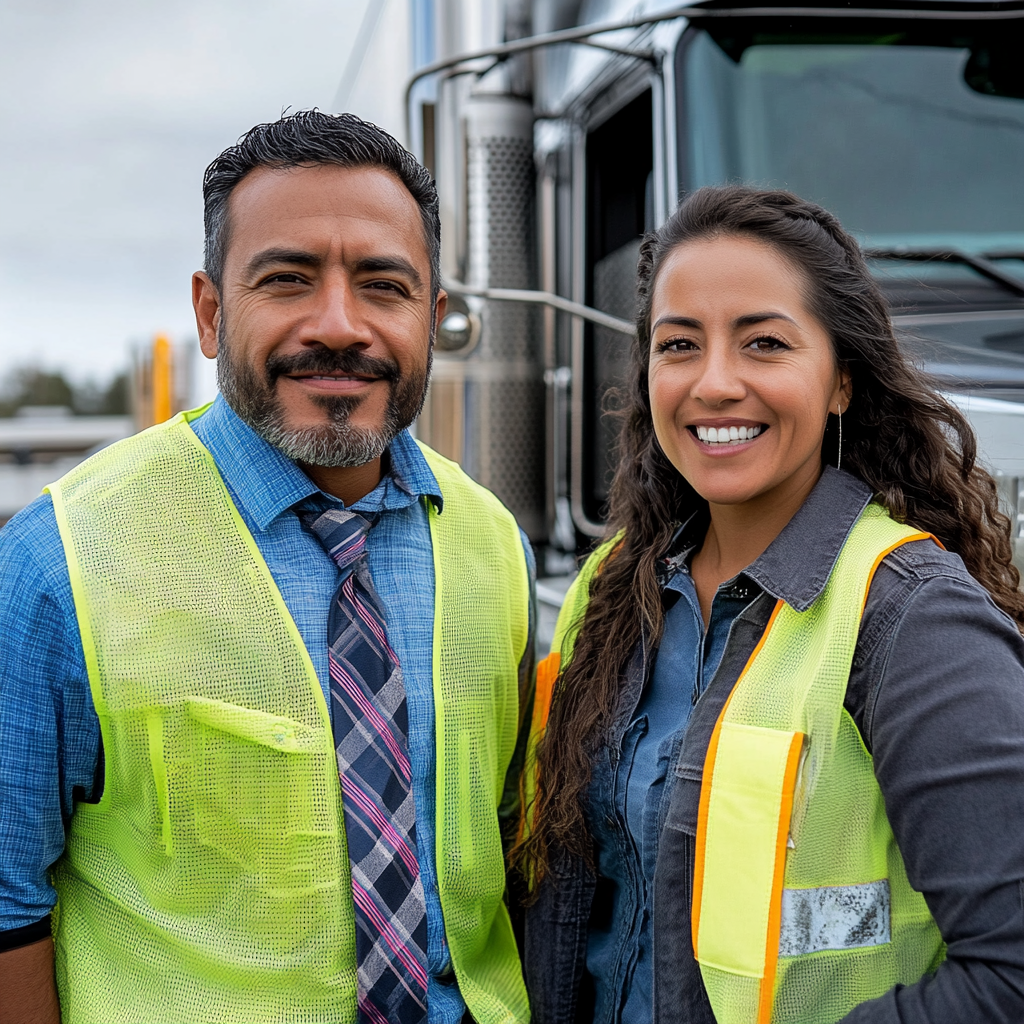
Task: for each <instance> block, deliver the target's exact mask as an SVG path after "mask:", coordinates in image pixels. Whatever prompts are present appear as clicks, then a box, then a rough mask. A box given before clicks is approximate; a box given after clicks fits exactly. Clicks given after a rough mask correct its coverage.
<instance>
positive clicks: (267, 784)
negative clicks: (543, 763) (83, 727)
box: [51, 414, 528, 1024]
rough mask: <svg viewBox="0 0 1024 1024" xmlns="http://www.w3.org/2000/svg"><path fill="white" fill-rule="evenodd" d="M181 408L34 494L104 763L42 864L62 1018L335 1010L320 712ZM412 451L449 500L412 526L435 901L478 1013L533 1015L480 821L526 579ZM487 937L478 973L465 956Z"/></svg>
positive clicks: (260, 567)
mask: <svg viewBox="0 0 1024 1024" xmlns="http://www.w3.org/2000/svg"><path fill="white" fill-rule="evenodd" d="M194 415H195V414H186V415H185V416H179V417H177V418H176V419H175V420H172V421H171V422H170V423H168V424H164V425H161V426H159V427H155V428H152V429H151V430H149V431H146V432H144V433H143V434H141V435H137V436H136V437H134V438H131V439H129V440H128V441H125V442H122V443H120V444H118V445H114V446H111V447H110V448H108V449H105V450H104V451H103V452H101V453H99V454H98V455H96V456H94V457H93V458H92V459H90V460H89V461H88V462H87V463H85V464H84V465H83V466H81V467H78V468H77V469H75V470H73V471H72V472H71V473H70V474H68V475H67V476H66V477H65V478H64V479H63V480H61V481H60V482H59V483H58V484H56V485H54V486H53V487H52V488H51V493H52V496H53V500H54V509H55V512H56V515H57V521H58V525H59V528H60V532H61V538H62V541H63V543H64V547H65V552H66V556H67V561H68V568H69V571H70V575H71V583H72V591H73V593H74V598H75V606H76V611H77V614H78V619H79V627H80V630H81V635H82V642H83V648H84V650H85V656H86V664H87V667H88V670H89V677H90V685H91V688H92V694H93V701H94V703H95V706H96V710H97V713H98V715H99V719H100V727H101V731H102V735H103V745H104V752H105V757H106V779H105V784H104V792H103V798H102V800H101V801H100V803H99V804H97V805H95V806H90V805H81V804H80V805H79V806H78V808H77V810H76V813H75V815H74V816H73V818H72V821H71V825H70V828H69V832H68V836H67V845H66V851H65V855H64V856H63V857H62V858H61V860H60V861H59V862H58V864H57V865H56V866H55V869H54V872H53V877H54V883H55V885H56V887H57V891H58V896H59V902H58V909H57V913H56V915H55V926H54V930H55V940H56V950H57V979H58V987H59V991H60V996H61V1008H62V1019H63V1021H64V1024H79V1022H82V1024H98V1022H103V1024H108V1022H110V1024H113V1022H120V1021H136V1022H146V1024H157V1022H162V1021H166V1022H168V1024H170V1022H184V1021H193V1020H196V1021H198V1020H203V1021H209V1020H217V1021H225V1022H227V1021H239V1022H246V1024H256V1022H262V1021H268V1022H269V1021H275V1022H278V1021H309V1022H312V1021H324V1022H328V1021H329V1022H332V1024H335V1022H339V1021H341V1022H345V1021H353V1020H354V1019H355V952H354V923H353V911H352V901H351V891H350V879H349V871H348V857H347V851H346V845H345V836H344V828H343V816H342V809H341V789H340V785H339V783H338V774H337V764H336V760H335V751H334V742H333V738H332V736H331V727H330V720H329V717H328V712H327V707H326V704H325V702H324V698H323V693H322V690H321V688H320V684H319V681H318V680H317V678H316V674H315V672H314V670H313V667H312V664H311V662H310V660H309V655H308V653H307V652H306V649H305V647H304V646H303V643H302V640H301V637H300V636H299V633H298V630H297V629H296V627H295V624H294V622H293V621H292V619H291V616H290V615H289V614H288V611H287V609H286V607H285V605H284V602H283V600H282V599H281V596H280V593H279V592H278V590H277V587H276V585H275V583H274V581H273V579H272V577H271V575H270V572H269V570H268V569H267V566H266V564H265V563H264V561H263V559H262V557H261V556H260V554H259V551H258V549H257V547H256V545H255V542H254V541H253V539H252V537H251V535H250V534H249V532H248V530H247V529H246V527H245V525H244V523H243V522H242V520H241V518H240V517H239V515H238V512H237V510H236V509H235V508H234V505H233V504H232V502H231V499H230V497H229V496H228V493H227V491H226V489H225V487H224V485H223V482H222V481H221V479H220V476H219V474H218V473H217V471H216V467H215V466H214V464H213V460H212V459H211V458H210V456H209V453H208V452H207V451H206V450H205V449H204V448H203V447H202V445H201V444H200V443H199V441H198V439H197V438H196V437H195V435H194V434H193V432H192V431H191V429H189V427H188V425H187V420H188V419H189V418H190V417H191V416H194ZM425 454H426V455H427V458H428V461H429V462H430V464H431V467H432V468H433V469H434V471H435V474H436V475H437V477H438V481H439V483H440V485H441V489H442V493H443V494H445V495H446V497H447V499H448V500H447V501H446V504H445V512H444V515H443V516H435V515H431V535H432V538H433V541H434V550H435V565H436V569H437V574H436V575H437V600H436V611H435V644H434V652H435V653H434V657H435V701H436V705H437V710H438V724H437V729H438V757H439V763H438V821H437V826H438V844H439V847H442V846H443V847H444V848H445V855H444V859H443V860H441V859H440V858H439V865H438V867H439V878H440V893H441V902H442V907H443V908H444V911H445V919H446V925H447V928H448V938H449V943H450V946H451V950H452V955H453V962H454V967H455V972H456V975H457V977H458V980H459V982H460V986H461V987H462V991H463V992H464V994H465V995H466V998H467V1002H468V1004H469V1007H470V1010H471V1012H472V1013H473V1015H474V1017H476V1018H477V1019H478V1020H479V1021H481V1022H483V1024H492V1022H493V1024H496V1022H498V1021H502V1022H513V1021H526V1020H528V1010H527V1008H526V996H525V992H524V989H523V983H522V978H521V975H520V972H519V962H518V958H517V957H516V956H515V950H514V947H510V946H509V943H508V942H507V941H505V940H504V938H503V936H504V935H505V934H506V933H509V934H510V929H509V928H508V923H507V921H508V919H507V913H506V912H505V909H504V906H503V905H502V903H501V895H502V889H503V883H504V872H503V867H502V864H501V847H500V839H499V837H498V826H497V821H496V814H495V808H496V806H497V803H498V799H499V796H498V795H496V794H499V793H500V786H501V782H502V781H503V780H504V773H505V769H506V767H507V764H508V761H509V759H510V757H511V749H512V745H513V743H514V737H515V733H516V728H517V723H518V701H517V698H518V679H517V667H518V664H519V660H520V657H521V655H522V653H523V650H524V648H525V644H526V636H527V632H528V592H527V591H528V585H527V582H526V568H525V564H524V560H523V555H522V546H521V543H520V540H519V536H518V531H517V530H516V527H515V523H514V521H513V520H512V517H511V515H510V514H509V513H508V512H507V511H505V510H504V509H503V508H502V507H501V506H500V505H499V504H498V503H497V502H496V501H495V500H494V499H493V498H491V496H490V495H488V494H487V493H486V492H484V491H483V490H482V489H481V488H479V487H477V486H476V485H475V484H473V483H472V482H471V481H469V480H468V478H466V477H464V476H463V475H461V474H460V473H459V471H458V470H457V468H455V467H453V466H451V465H450V464H448V463H447V462H445V461H444V460H440V459H439V457H437V456H434V455H433V453H429V452H425ZM478 560H479V561H478ZM501 573H506V574H507V575H505V576H502V575H500V574H501ZM463 734H465V736H466V737H467V739H465V740H463V739H461V737H462V736H463ZM470 776H471V778H472V782H469V783H467V782H465V781H464V780H465V779H466V778H467V777H470ZM467 793H469V794H471V795H472V799H470V798H469V797H468V796H467ZM442 836H443V837H444V838H443V839H442ZM467 837H471V839H472V842H471V844H469V845H468V846H466V845H464V844H465V840H466V838H467ZM465 929H472V934H465V931H464V930H465ZM488 941H493V942H494V944H495V945H494V954H495V961H496V962H494V963H488V964H486V965H484V964H482V962H481V961H482V958H481V956H480V954H479V947H480V945H481V943H484V942H488Z"/></svg>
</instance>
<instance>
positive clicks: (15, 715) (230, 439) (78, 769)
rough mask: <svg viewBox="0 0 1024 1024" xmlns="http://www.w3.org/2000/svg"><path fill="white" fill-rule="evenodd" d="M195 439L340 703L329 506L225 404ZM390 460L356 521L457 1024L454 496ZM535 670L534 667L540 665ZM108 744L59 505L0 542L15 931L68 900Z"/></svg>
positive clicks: (9, 871) (437, 1004)
mask: <svg viewBox="0 0 1024 1024" xmlns="http://www.w3.org/2000/svg"><path fill="white" fill-rule="evenodd" d="M192 426H193V429H194V431H195V433H196V436H197V437H198V438H199V439H200V441H202V442H203V444H204V445H206V447H207V448H208V449H209V451H210V453H211V454H212V455H213V458H214V461H215V462H216V463H217V467H218V469H219V470H220V473H221V475H222V476H223V478H224V481H225V484H226V485H227V487H228V490H229V491H230V493H231V496H232V498H233V499H234V501H235V504H236V505H237V506H238V509H239V512H240V514H241V516H242V519H243V520H244V522H245V524H246V526H247V527H248V528H249V530H250V531H251V532H252V534H253V537H254V538H255V540H256V544H257V546H258V547H259V549H260V553H261V554H262V555H263V557H264V559H265V560H266V562H267V565H268V566H269V568H270V571H271V573H272V575H273V577H274V579H275V581H276V582H277V585H278V587H279V588H280V590H281V594H282V597H283V598H284V601H285V604H286V605H287V607H288V610H289V612H290V613H291V615H292V617H293V618H294V619H295V623H296V625H297V627H298V629H299V633H300V635H301V636H302V639H303V641H304V642H305V644H306V647H307V648H308V650H309V654H310V657H311V659H312V662H313V666H314V668H315V669H316V672H317V676H318V677H319V679H320V684H321V686H322V687H323V689H324V693H325V695H326V694H327V693H328V690H329V677H328V671H327V608H328V605H329V602H330V599H331V597H332V596H333V594H334V591H335V589H336V588H337V579H338V571H337V567H336V566H335V565H334V563H333V562H332V561H331V560H330V559H329V558H328V557H327V555H326V554H325V553H324V550H323V548H322V547H321V546H320V544H319V542H318V541H317V540H316V539H315V538H314V537H313V536H312V535H311V534H309V533H308V532H307V531H306V530H304V529H303V528H302V526H301V525H300V523H299V520H298V518H297V517H296V515H295V514H294V512H293V511H291V507H292V506H293V505H294V504H295V503H296V502H298V501H301V500H302V499H303V498H306V497H308V496H309V495H311V494H317V493H320V492H318V491H317V488H316V487H315V485H314V484H313V483H312V482H311V481H310V479H309V478H308V477H307V476H306V475H305V474H304V473H303V472H302V471H301V470H300V469H299V467H298V466H297V465H296V464H295V463H294V462H292V461H291V460H289V459H287V458H285V456H284V455H282V454H281V453H280V452H279V451H278V450H277V449H275V448H273V447H272V446H271V445H269V444H267V443H266V442H265V441H263V440H262V439H261V438H260V437H259V436H258V435H256V434H255V433H254V432H253V431H252V430H251V428H250V427H248V426H247V425H246V424H245V423H243V422H242V421H241V420H240V419H239V418H238V417H237V416H236V415H235V413H234V412H233V411H232V409H231V408H230V406H228V405H227V403H226V402H225V401H224V400H223V399H222V398H218V399H217V400H216V401H215V402H214V404H213V405H212V406H211V407H210V409H209V410H208V411H207V412H206V413H204V414H203V415H202V416H201V417H199V418H198V419H197V420H195V421H193V424H192ZM389 455H390V472H389V474H388V475H387V476H385V477H384V479H383V480H382V481H381V483H380V484H379V485H378V486H377V488H376V489H375V490H374V491H372V492H371V493H370V494H368V495H367V496H366V497H364V498H363V499H361V500H360V501H359V502H357V503H355V504H354V505H353V506H352V507H353V508H354V509H357V510H360V511H364V512H374V513H376V512H380V518H379V520H378V522H377V524H376V525H375V526H374V528H373V530H372V531H371V533H370V536H369V539H368V542H367V546H368V551H369V560H370V571H371V574H372V576H373V580H374V584H375V586H376V588H377V591H378V593H379V594H380V598H381V601H382V602H383V604H384V607H385V609H386V612H387V618H388V633H389V639H390V641H391V643H392V645H393V646H394V649H395V652H396V654H397V655H398V657H399V660H400V661H401V664H402V672H403V679H404V681H405V686H406V694H407V699H408V705H409V746H410V762H411V764H412V767H413V794H414V800H415V804H416V816H417V830H418V838H419V843H418V845H419V859H420V871H421V876H422V879H423V888H424V894H425V897H426V904H427V929H428V942H427V947H428V948H427V955H428V969H429V972H430V975H431V978H430V983H429V988H428V992H427V998H428V1006H429V1020H430V1021H431V1022H436V1024H457V1022H459V1021H461V1020H462V1016H463V1014H464V1012H465V1003H464V1001H463V1000H462V997H461V995H460V994H459V990H458V986H457V985H456V984H454V983H440V982H438V981H437V980H436V979H437V978H438V977H439V976H442V975H445V974H446V972H449V970H450V961H449V956H448V949H447V943H446V941H445V932H444V919H443V917H442V913H441V904H440V899H439V896H438V889H437V871H436V860H435V856H434V817H435V814H434V808H435V763H434V700H433V621H434V565H433V553H432V548H431V541H430V528H429V523H428V519H427V511H426V507H425V504H424V502H425V501H428V500H429V501H434V502H435V503H436V504H437V505H439V506H440V495H439V487H438V485H437V481H436V480H435V478H434V475H433V473H432V472H431V471H430V468H429V467H428V466H427V463H426V460H425V459H424V458H423V455H422V453H421V452H420V450H419V448H418V446H417V445H416V443H415V441H414V440H413V439H412V437H411V436H410V435H409V433H408V432H407V431H403V432H402V433H401V434H400V435H399V436H398V437H396V438H395V440H394V441H393V442H392V443H391V446H390V448H389ZM323 497H325V498H328V499H329V500H331V501H334V502H336V503H338V504H340V502H338V501H337V499H334V498H330V497H329V496H327V495H323ZM442 514H443V509H442ZM523 544H524V551H525V552H526V557H527V560H528V564H529V566H530V573H531V579H532V577H533V556H532V550H531V549H530V546H529V544H528V543H527V541H526V539H525V537H524V538H523ZM528 654H529V651H528ZM530 660H531V659H530V658H529V656H527V657H526V658H524V664H525V663H528V662H529V661H530ZM521 670H525V669H524V668H523V666H521ZM327 706H328V707H329V708H330V707H331V701H330V700H329V699H328V701H327ZM99 740H100V737H99V723H98V721H97V719H96V713H95V710H94V709H93V706H92V698H91V695H90V692H89V682H88V675H87V673H86V669H85V662H84V657H83V654H82V645H81V638H80V637H79V634H78V625H77V618H76V615H75V610H74V603H73V599H72V596H71V586H70V581H69V579H68V573H67V566H66V563H65V561H64V553H63V547H62V546H61V542H60V537H59V534H58V532H57V525H56V521H55V519H54V515H53V504H52V502H51V500H50V498H49V496H48V495H44V496H42V497H40V498H38V499H37V500H36V501H35V502H33V503H32V504H31V505H29V506H28V507H27V508H26V509H24V510H22V511H21V512H20V513H19V514H18V515H17V516H15V517H14V518H13V519H12V520H11V521H10V522H9V523H8V524H7V525H6V526H5V527H4V528H3V530H0V820H2V821H3V822H4V828H3V831H2V835H0V931H3V930H9V929H15V928H19V927H24V926H26V925H30V924H32V923H33V922H35V921H38V920H39V919H40V918H42V917H45V915H46V914H48V913H49V912H50V910H51V909H52V907H53V904H54V903H55V901H56V893H55V892H54V890H53V888H52V886H51V885H50V884H49V879H48V869H49V866H50V865H51V864H52V863H53V862H54V861H55V860H56V859H57V858H58V857H59V856H60V854H61V852H62V850H63V847H64V828H65V824H66V822H67V820H68V818H69V817H70V815H71V813H72V811H73V808H74V803H75V802H76V801H77V800H80V799H90V798H92V796H93V793H94V790H95V788H96V785H95V783H96V781H101V780H102V770H101V769H102V766H101V765H99V764H98V761H99V748H100V742H99ZM445 981H446V982H450V974H449V976H448V977H447V978H446V979H445Z"/></svg>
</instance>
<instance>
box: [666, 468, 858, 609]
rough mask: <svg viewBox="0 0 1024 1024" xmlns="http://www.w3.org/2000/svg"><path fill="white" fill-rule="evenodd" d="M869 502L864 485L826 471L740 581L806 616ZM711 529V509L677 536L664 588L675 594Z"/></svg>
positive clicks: (832, 470) (697, 515)
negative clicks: (675, 585)
mask: <svg viewBox="0 0 1024 1024" xmlns="http://www.w3.org/2000/svg"><path fill="white" fill-rule="evenodd" d="M870 501H871V488H870V487H868V485H867V484H866V483H864V481H863V480H861V479H860V478H859V477H855V476H852V475H851V474H850V473H844V472H843V471H842V470H838V469H835V468H834V467H832V466H826V467H825V471H824V472H823V473H822V474H821V478H820V479H819V480H818V482H817V483H816V484H815V485H814V490H812V491H811V493H810V494H809V495H808V496H807V500H806V501H805V502H804V503H803V505H801V506H800V508H799V509H798V510H797V513H796V515H795V516H793V518H792V519H791V520H790V521H789V522H788V523H787V524H786V526H785V527H784V528H783V530H782V532H781V533H780V534H779V535H778V537H776V538H775V540H773V541H772V543H771V544H770V545H769V546H768V548H767V550H766V551H765V552H764V554H763V555H761V557H760V558H758V559H757V560H756V561H755V562H753V563H752V564H751V565H749V566H747V568H746V569H745V570H744V571H743V572H742V573H740V574H739V576H737V580H739V579H740V577H744V576H745V577H746V578H747V579H749V580H751V581H752V582H753V583H755V584H757V586H759V587H760V588H761V589H762V590H766V591H767V592H768V593H769V594H771V595H772V597H774V598H776V599H781V600H783V601H785V602H786V604H788V605H789V606H790V607H791V608H795V609H796V610H797V611H798V612H803V611H806V610H807V609H808V608H810V606H811V605H812V604H813V603H814V602H815V601H816V600H817V599H818V597H819V596H820V595H821V592H822V591H823V590H824V589H825V584H826V583H827V582H828V578H829V576H831V575H832V569H833V568H834V567H835V564H836V559H838V558H839V552H840V551H842V550H843V545H844V544H845V543H846V538H847V537H848V536H849V534H850V531H851V530H852V529H853V526H854V523H856V522H857V520H858V518H859V517H860V514H861V512H863V511H864V508H865V506H866V505H867V504H868V503H869V502H870ZM707 525H708V516H707V510H706V509H704V508H702V509H700V510H699V511H697V512H694V514H693V515H692V516H690V518H689V519H688V520H687V521H686V522H685V523H684V524H683V525H682V526H681V527H680V528H679V530H678V531H677V532H676V535H675V537H673V539H672V543H671V545H670V546H669V549H668V555H667V557H665V558H664V559H662V560H661V566H660V571H661V578H662V584H663V586H667V587H668V588H669V589H672V586H671V580H672V578H673V577H674V576H675V574H676V573H677V572H679V571H686V572H688V571H689V569H688V566H689V562H690V557H691V555H692V554H693V552H694V550H695V549H696V548H697V547H699V546H700V543H701V540H702V539H703V536H704V533H705V531H706V530H707ZM730 582H733V581H730Z"/></svg>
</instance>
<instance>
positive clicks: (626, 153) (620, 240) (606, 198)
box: [573, 89, 654, 536]
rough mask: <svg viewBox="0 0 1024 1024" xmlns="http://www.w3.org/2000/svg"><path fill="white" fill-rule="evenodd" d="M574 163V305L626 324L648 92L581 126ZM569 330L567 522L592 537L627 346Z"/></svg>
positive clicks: (600, 512)
mask: <svg viewBox="0 0 1024 1024" xmlns="http://www.w3.org/2000/svg"><path fill="white" fill-rule="evenodd" d="M581 155H582V159H583V164H584V169H583V174H582V175H581V177H582V178H583V181H582V183H581V184H582V186H583V187H582V191H583V196H582V197H581V199H582V201H581V202H580V203H579V205H580V206H582V211H581V212H582V214H583V216H582V227H583V238H582V244H581V245H580V249H581V250H582V251H581V252H580V256H581V257H582V259H581V263H582V271H583V273H582V278H583V282H582V283H583V295H582V296H581V298H582V301H584V302H585V303H586V304H587V305H588V306H593V307H595V308H596V309H599V310H601V311H602V312H605V313H611V314H612V315H613V316H617V317H620V318H622V319H624V320H632V319H633V315H634V312H635V304H636V296H635V285H636V264H637V257H638V255H639V252H640V242H641V239H642V237H643V234H644V232H645V231H648V230H651V229H652V228H653V226H654V224H653V221H654V198H653V178H654V174H653V171H654V145H653V114H652V97H651V90H650V89H646V90H645V91H643V92H641V93H640V94H639V95H637V96H635V98H633V99H631V100H630V101H629V102H627V103H625V104H624V105H622V106H620V107H619V108H618V109H617V110H614V112H612V113H611V114H610V115H607V116H605V117H603V118H602V119H601V120H599V121H597V122H595V123H592V124H590V125H588V127H587V131H586V134H585V138H584V140H583V143H582V154H581ZM576 330H577V331H579V332H580V333H581V335H582V337H581V339H580V342H581V345H582V359H581V360H579V362H578V363H577V374H578V375H579V374H580V373H581V375H582V380H581V381H574V383H573V396H574V403H573V405H574V409H573V412H574V420H575V422H574V426H575V428H576V429H574V431H573V448H574V460H573V461H574V465H573V485H574V486H573V490H574V492H575V493H574V498H576V500H575V501H574V502H573V505H574V508H573V518H574V519H575V521H576V526H577V529H579V530H580V531H581V532H582V533H584V534H588V535H591V536H593V535H594V534H596V533H599V532H600V531H601V529H602V527H601V526H600V523H601V521H602V520H603V519H604V518H605V515H606V511H607V510H606V506H607V501H608V489H609V484H610V483H611V478H612V473H613V470H614V464H615V460H614V449H615V443H616V439H617V435H618V418H617V417H616V415H615V410H616V409H617V408H618V406H619V397H618V395H617V393H616V392H617V389H618V388H619V387H620V386H621V385H622V384H623V383H624V382H625V379H626V373H627V369H628V365H629V349H630V339H629V338H628V337H627V336H625V335H623V334H619V333H617V332H615V331H611V330H609V329H608V328H605V327H599V326H595V325H593V324H589V323H588V324H586V325H585V326H584V325H582V324H581V325H579V326H578V327H577V328H576Z"/></svg>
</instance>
